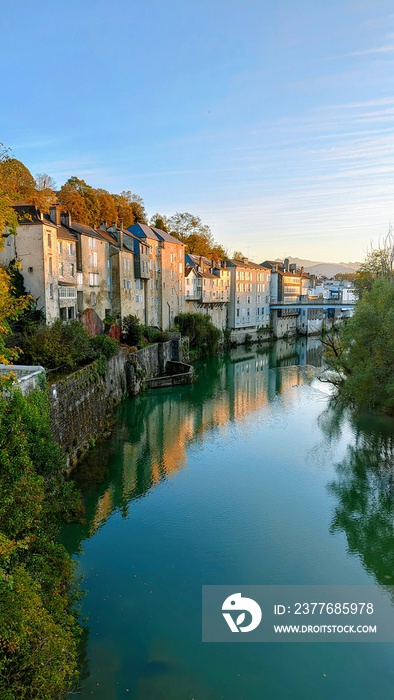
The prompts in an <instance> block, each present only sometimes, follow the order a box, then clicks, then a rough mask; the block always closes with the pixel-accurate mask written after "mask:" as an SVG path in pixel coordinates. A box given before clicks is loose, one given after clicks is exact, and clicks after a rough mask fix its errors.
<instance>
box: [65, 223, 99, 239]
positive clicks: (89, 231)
mask: <svg viewBox="0 0 394 700" xmlns="http://www.w3.org/2000/svg"><path fill="white" fill-rule="evenodd" d="M70 229H71V230H72V231H76V232H77V233H82V234H83V235H84V236H90V237H91V238H100V234H99V233H98V231H95V229H94V228H92V227H91V226H87V225H86V224H78V223H77V222H75V221H71V226H70Z"/></svg>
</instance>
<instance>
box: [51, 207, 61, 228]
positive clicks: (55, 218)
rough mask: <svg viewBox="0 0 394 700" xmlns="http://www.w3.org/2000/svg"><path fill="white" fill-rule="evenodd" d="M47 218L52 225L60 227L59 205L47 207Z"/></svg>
mask: <svg viewBox="0 0 394 700" xmlns="http://www.w3.org/2000/svg"><path fill="white" fill-rule="evenodd" d="M49 218H50V220H51V221H52V223H53V224H56V226H60V224H61V210H60V204H51V206H50V207H49Z"/></svg>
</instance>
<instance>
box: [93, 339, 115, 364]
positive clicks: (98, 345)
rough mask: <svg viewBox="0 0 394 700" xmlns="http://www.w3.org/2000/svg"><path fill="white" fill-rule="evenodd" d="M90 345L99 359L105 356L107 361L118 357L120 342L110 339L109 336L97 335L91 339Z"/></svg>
mask: <svg viewBox="0 0 394 700" xmlns="http://www.w3.org/2000/svg"><path fill="white" fill-rule="evenodd" d="M89 343H90V347H91V349H92V351H93V355H95V356H97V357H98V356H99V355H104V357H105V358H106V359H107V360H109V359H110V358H111V357H113V356H114V355H116V353H117V352H118V350H119V343H118V341H117V340H115V338H109V337H108V335H97V336H96V337H95V338H90V341H89Z"/></svg>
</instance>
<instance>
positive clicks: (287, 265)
mask: <svg viewBox="0 0 394 700" xmlns="http://www.w3.org/2000/svg"><path fill="white" fill-rule="evenodd" d="M289 264H290V260H289V258H285V259H284V261H283V267H284V269H285V272H288V271H289Z"/></svg>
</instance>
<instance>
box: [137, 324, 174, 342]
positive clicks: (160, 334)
mask: <svg viewBox="0 0 394 700" xmlns="http://www.w3.org/2000/svg"><path fill="white" fill-rule="evenodd" d="M143 334H144V337H145V338H146V339H147V341H148V343H165V342H166V341H167V340H168V337H169V336H168V333H166V332H165V331H161V330H159V329H158V328H152V327H151V326H143Z"/></svg>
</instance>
